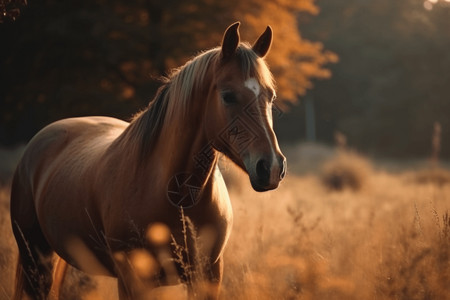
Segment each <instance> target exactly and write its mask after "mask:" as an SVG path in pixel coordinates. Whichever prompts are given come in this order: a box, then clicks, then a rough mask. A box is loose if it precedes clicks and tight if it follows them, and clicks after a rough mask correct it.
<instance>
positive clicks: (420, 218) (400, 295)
mask: <svg viewBox="0 0 450 300" xmlns="http://www.w3.org/2000/svg"><path fill="white" fill-rule="evenodd" d="M286 154H287V156H288V163H289V174H288V176H287V178H286V179H285V181H284V182H283V183H282V185H281V186H280V188H279V189H278V190H276V191H272V192H267V193H256V192H254V191H252V190H251V188H250V186H249V184H248V182H247V181H248V180H247V179H246V178H245V175H244V174H242V173H239V172H235V171H234V168H233V167H230V166H228V165H227V164H226V166H225V174H226V178H228V183H229V191H230V196H231V199H232V204H233V209H234V228H233V232H232V235H231V238H230V241H229V244H228V247H227V250H226V253H225V274H224V281H223V286H222V292H221V299H259V300H263V299H408V300H410V299H450V216H449V212H450V172H449V171H447V170H446V169H445V168H443V167H437V166H434V167H430V166H428V163H427V162H422V163H421V162H408V163H404V164H400V163H398V162H397V163H394V162H386V161H380V160H372V161H371V160H369V159H367V158H364V157H361V156H360V155H357V154H355V153H352V152H349V151H344V150H340V151H337V150H334V149H329V148H326V147H321V146H317V145H305V144H303V145H297V146H291V147H287V149H286ZM8 202H9V188H8V186H7V185H5V186H4V187H3V188H2V189H1V190H0V234H1V237H2V238H1V240H0V299H9V298H10V295H11V293H12V284H13V273H14V268H15V257H16V252H17V251H16V246H15V242H14V240H13V238H12V234H11V230H10V224H9V215H8V207H9V204H8ZM69 277H70V280H69V282H68V283H67V284H66V285H65V287H64V289H65V293H66V297H65V298H64V299H114V298H115V297H117V296H116V290H115V286H114V284H115V282H114V280H111V279H108V278H90V277H87V276H85V275H83V274H81V273H80V272H78V271H76V270H73V269H71V270H70V276H69Z"/></svg>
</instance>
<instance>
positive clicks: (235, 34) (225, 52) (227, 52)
mask: <svg viewBox="0 0 450 300" xmlns="http://www.w3.org/2000/svg"><path fill="white" fill-rule="evenodd" d="M239 25H241V23H240V22H236V23H234V24H231V25H230V26H229V27H228V28H227V30H226V31H225V34H224V35H223V40H222V59H223V60H227V59H229V58H230V57H232V56H233V55H234V53H235V52H236V49H237V46H238V45H239Z"/></svg>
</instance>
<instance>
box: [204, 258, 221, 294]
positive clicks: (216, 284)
mask: <svg viewBox="0 0 450 300" xmlns="http://www.w3.org/2000/svg"><path fill="white" fill-rule="evenodd" d="M210 274H211V275H210V278H209V288H208V294H207V297H206V298H207V299H214V300H215V299H218V298H219V291H220V284H221V282H222V276H223V258H222V256H221V257H220V258H219V259H218V260H217V261H216V262H215V263H213V264H212V265H211V273H210Z"/></svg>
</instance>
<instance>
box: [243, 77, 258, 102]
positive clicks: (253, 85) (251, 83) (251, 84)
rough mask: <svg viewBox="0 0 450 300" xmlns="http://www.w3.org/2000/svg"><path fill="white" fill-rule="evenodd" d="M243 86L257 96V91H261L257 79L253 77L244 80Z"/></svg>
mask: <svg viewBox="0 0 450 300" xmlns="http://www.w3.org/2000/svg"><path fill="white" fill-rule="evenodd" d="M244 85H245V87H247V88H248V89H249V90H251V91H252V92H253V93H254V94H255V96H256V97H258V96H259V93H260V92H261V86H260V85H259V83H258V80H256V79H255V78H253V77H252V78H249V79H247V80H246V81H245V82H244Z"/></svg>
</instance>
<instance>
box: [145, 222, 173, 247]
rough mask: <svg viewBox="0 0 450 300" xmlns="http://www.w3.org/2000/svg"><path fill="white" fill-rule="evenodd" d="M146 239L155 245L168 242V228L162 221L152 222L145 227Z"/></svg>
mask: <svg viewBox="0 0 450 300" xmlns="http://www.w3.org/2000/svg"><path fill="white" fill-rule="evenodd" d="M147 239H148V241H149V242H150V243H152V244H154V245H156V246H162V245H165V244H168V243H169V240H170V230H169V227H167V226H166V225H165V224H163V223H153V224H151V225H149V227H148V229H147Z"/></svg>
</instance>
